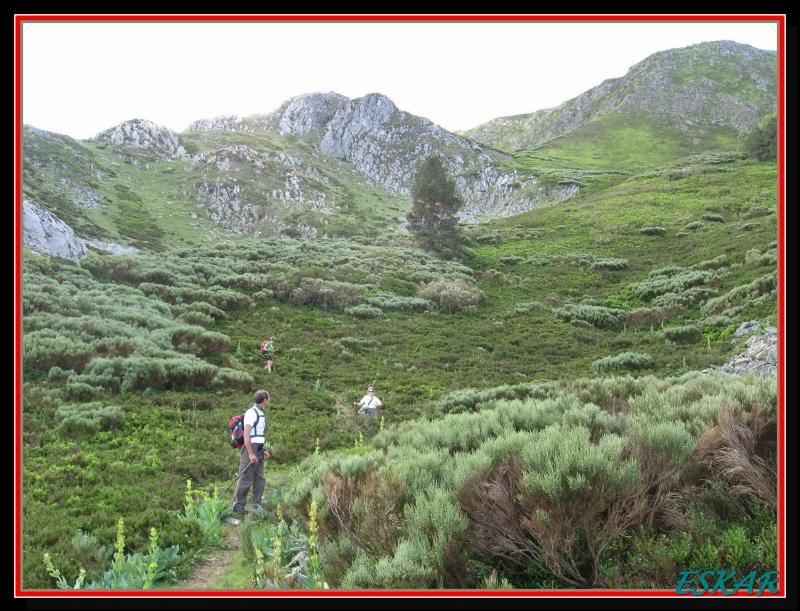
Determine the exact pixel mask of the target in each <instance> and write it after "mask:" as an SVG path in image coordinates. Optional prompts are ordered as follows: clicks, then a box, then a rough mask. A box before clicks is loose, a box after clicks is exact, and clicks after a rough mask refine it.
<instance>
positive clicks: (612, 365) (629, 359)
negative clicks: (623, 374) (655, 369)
mask: <svg viewBox="0 0 800 611" xmlns="http://www.w3.org/2000/svg"><path fill="white" fill-rule="evenodd" d="M654 364H655V362H654V361H653V357H652V356H650V355H649V354H643V353H640V352H623V353H622V354H617V355H615V356H606V357H604V358H602V359H598V360H596V361H595V362H594V363H592V367H593V368H594V369H597V370H598V371H611V370H615V369H627V370H637V369H647V368H649V367H652V366H653V365H654Z"/></svg>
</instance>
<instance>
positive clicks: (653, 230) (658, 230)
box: [639, 227, 667, 236]
mask: <svg viewBox="0 0 800 611" xmlns="http://www.w3.org/2000/svg"><path fill="white" fill-rule="evenodd" d="M639 233H641V234H644V235H657V236H663V235H666V233H667V230H666V229H664V228H663V227H642V228H641V229H640V230H639Z"/></svg>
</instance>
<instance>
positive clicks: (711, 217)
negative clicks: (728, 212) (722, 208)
mask: <svg viewBox="0 0 800 611" xmlns="http://www.w3.org/2000/svg"><path fill="white" fill-rule="evenodd" d="M700 218H701V219H703V220H704V221H708V222H709V223H724V222H725V219H724V218H723V216H722V215H721V214H713V213H711V212H708V213H706V214H704V215H703V216H701V217H700Z"/></svg>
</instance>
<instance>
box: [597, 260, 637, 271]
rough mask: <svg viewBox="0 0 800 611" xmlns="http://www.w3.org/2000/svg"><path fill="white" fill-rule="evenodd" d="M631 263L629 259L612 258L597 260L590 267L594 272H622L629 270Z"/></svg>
mask: <svg viewBox="0 0 800 611" xmlns="http://www.w3.org/2000/svg"><path fill="white" fill-rule="evenodd" d="M629 265H630V263H629V261H628V260H627V259H615V258H612V257H605V258H600V257H597V258H595V259H594V260H593V261H592V262H591V264H590V265H589V267H590V268H591V269H593V270H607V271H622V270H626V269H628V267H629Z"/></svg>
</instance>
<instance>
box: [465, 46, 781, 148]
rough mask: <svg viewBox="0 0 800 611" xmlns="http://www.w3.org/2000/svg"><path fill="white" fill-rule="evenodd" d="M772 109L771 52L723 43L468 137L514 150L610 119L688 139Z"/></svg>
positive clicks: (645, 64) (656, 58) (658, 60)
mask: <svg viewBox="0 0 800 611" xmlns="http://www.w3.org/2000/svg"><path fill="white" fill-rule="evenodd" d="M776 107H777V63H776V54H775V52H774V51H764V50H761V49H756V48H754V47H751V46H749V45H743V44H739V43H736V42H732V41H724V40H723V41H715V42H708V43H702V44H699V45H693V46H690V47H685V48H681V49H669V50H667V51H661V52H658V53H655V54H653V55H651V56H649V57H647V58H646V59H644V60H643V61H641V62H639V63H637V64H636V65H634V66H633V67H631V69H630V70H629V71H628V73H627V74H626V75H625V76H623V77H621V78H615V79H609V80H606V81H603V82H602V83H601V84H600V85H598V86H597V87H593V88H592V89H590V90H588V91H586V92H585V93H582V94H581V95H579V96H578V97H576V98H573V99H571V100H568V101H567V102H564V103H563V104H561V105H560V106H558V107H556V108H550V109H545V110H540V111H537V112H534V113H532V114H529V115H517V116H513V117H501V118H499V119H494V120H492V121H489V122H488V123H485V124H484V125H481V126H479V127H477V128H475V129H473V130H469V131H468V132H466V135H467V136H469V137H471V138H474V139H476V140H478V141H480V142H483V143H486V144H490V145H492V146H502V147H505V148H509V149H518V148H523V147H528V146H534V145H537V144H541V143H543V142H547V141H549V140H552V139H553V138H556V137H558V136H560V135H561V134H565V133H568V132H570V131H572V130H574V129H576V128H578V127H580V126H582V125H584V124H586V123H588V122H590V121H593V120H596V119H598V118H600V117H604V116H606V115H609V114H613V113H623V114H626V113H627V114H643V115H646V116H648V117H651V118H652V119H658V120H660V121H662V122H663V123H664V124H665V125H667V126H670V127H674V128H677V129H680V130H683V131H688V132H695V131H697V130H703V129H712V128H719V127H723V128H724V127H727V128H733V129H736V130H739V131H744V130H749V129H751V128H752V127H753V126H754V125H755V124H756V123H757V122H758V121H759V120H760V119H761V118H762V117H763V116H764V115H766V114H769V113H770V112H774V111H775V109H776Z"/></svg>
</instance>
